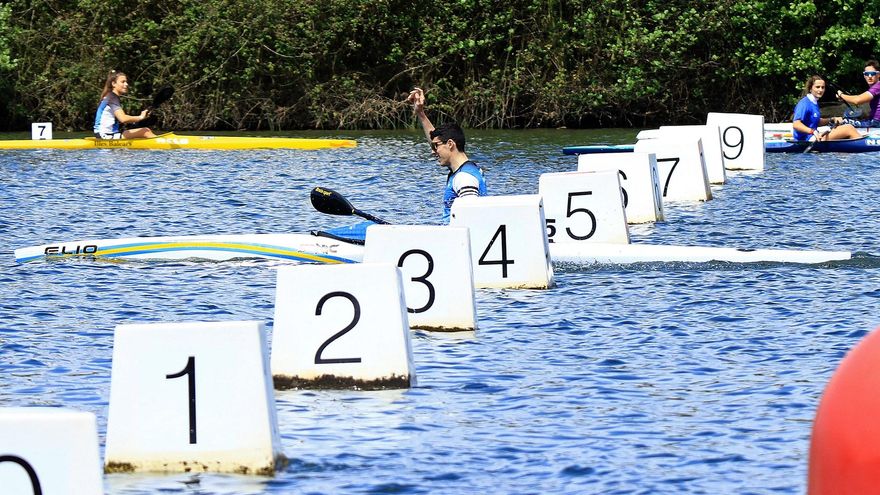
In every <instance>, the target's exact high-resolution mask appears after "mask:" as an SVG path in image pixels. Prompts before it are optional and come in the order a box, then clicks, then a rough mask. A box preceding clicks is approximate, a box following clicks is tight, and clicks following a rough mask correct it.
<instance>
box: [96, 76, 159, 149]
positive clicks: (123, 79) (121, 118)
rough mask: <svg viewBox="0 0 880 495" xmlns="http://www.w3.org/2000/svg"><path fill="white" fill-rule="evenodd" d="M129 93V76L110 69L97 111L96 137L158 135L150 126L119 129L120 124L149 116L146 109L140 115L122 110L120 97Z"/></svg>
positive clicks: (147, 136)
mask: <svg viewBox="0 0 880 495" xmlns="http://www.w3.org/2000/svg"><path fill="white" fill-rule="evenodd" d="M126 93H128V76H126V75H125V74H124V73H122V72H117V71H115V70H114V71H110V75H109V76H107V82H106V83H104V91H103V92H102V93H101V102H100V103H99V104H98V111H97V113H95V126H94V129H93V130H94V132H95V137H96V138H98V139H133V138H154V137H156V135H155V134H153V131H151V130H150V129H149V128H148V127H141V128H140V129H127V130H125V131H121V132H120V130H119V124H133V123H135V122H140V121H142V120H144V119H145V118H147V114H148V111H147V110H144V111H143V112H141V113H140V115H128V114H126V113H125V111H124V110H122V103H121V102H120V101H119V97H120V96H122V95H124V94H126Z"/></svg>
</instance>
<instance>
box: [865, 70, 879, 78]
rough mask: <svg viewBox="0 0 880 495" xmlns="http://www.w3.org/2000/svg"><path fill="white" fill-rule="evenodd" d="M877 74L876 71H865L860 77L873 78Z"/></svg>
mask: <svg viewBox="0 0 880 495" xmlns="http://www.w3.org/2000/svg"><path fill="white" fill-rule="evenodd" d="M877 74H878V72H877V71H876V70H866V71H865V72H862V75H863V76H865V77H874V76H876V75H877Z"/></svg>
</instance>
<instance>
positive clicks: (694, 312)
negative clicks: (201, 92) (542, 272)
mask: <svg viewBox="0 0 880 495" xmlns="http://www.w3.org/2000/svg"><path fill="white" fill-rule="evenodd" d="M635 134H636V131H631V130H617V131H570V130H541V131H519V132H517V131H491V132H476V131H474V132H469V133H468V137H469V142H468V152H469V154H470V156H471V158H473V159H475V160H476V161H477V162H478V163H480V165H482V166H484V167H485V168H486V170H487V177H488V182H489V187H490V190H491V192H492V193H493V194H521V193H529V194H533V193H536V192H537V188H538V177H539V176H540V174H542V173H545V172H558V171H567V170H573V169H574V168H575V167H576V161H575V159H574V158H573V157H569V156H563V155H562V154H561V152H560V150H561V148H562V147H563V146H566V145H577V144H597V143H612V144H620V143H626V142H629V141H632V140H633V138H634V136H635ZM342 137H347V138H348V137H354V138H356V139H358V142H359V146H358V148H355V149H344V150H324V151H317V152H302V151H284V150H281V151H230V152H223V151H213V152H205V151H175V152H151V151H140V152H139V151H123V150H100V151H95V150H92V151H67V152H62V151H14V152H2V153H0V166H2V169H3V173H4V180H3V181H2V182H0V233H2V234H3V236H2V240H0V254H2V255H3V256H4V257H5V258H4V259H3V260H0V282H2V283H0V371H2V376H3V379H2V386H0V405H2V406H20V405H50V406H63V407H70V408H75V409H81V410H86V411H91V412H94V413H95V414H97V415H98V423H99V435H100V441H101V444H102V446H103V441H104V433H105V431H106V414H107V401H108V400H109V384H110V368H111V353H112V345H113V341H112V339H113V328H114V327H115V326H116V325H118V324H121V323H132V322H156V321H195V320H203V321H212V320H250V319H255V320H265V321H268V322H270V323H271V319H272V315H273V309H274V307H273V305H274V292H273V291H274V284H275V271H274V269H273V268H275V267H277V266H278V262H262V261H236V262H230V263H205V262H189V261H184V262H173V263H147V262H126V263H96V262H90V261H86V260H64V261H57V262H48V263H32V264H27V265H19V264H16V263H15V262H14V260H13V255H12V250H13V249H14V248H18V247H24V246H30V245H37V244H42V243H46V242H50V241H60V240H75V239H86V238H112V237H132V236H153V235H187V234H218V233H230V234H232V233H236V234H238V233H282V232H305V231H308V230H313V229H325V228H328V227H333V226H337V225H343V224H345V223H346V222H347V221H348V220H350V219H347V218H344V217H328V216H326V215H322V214H319V213H317V212H315V211H313V210H312V208H311V206H310V204H309V200H308V193H309V191H310V190H311V189H312V188H313V187H315V186H318V185H321V186H325V187H330V188H332V189H335V190H337V191H340V192H342V193H343V194H345V195H346V196H347V197H349V198H350V199H351V200H352V201H353V202H354V203H355V205H356V206H357V207H358V208H360V209H362V210H364V211H368V212H370V213H372V214H375V215H378V216H380V217H385V218H388V219H391V220H394V221H397V222H407V223H437V222H438V221H439V217H440V201H439V196H440V192H441V189H442V187H443V183H444V180H445V173H444V171H443V170H442V169H441V168H440V167H438V166H437V165H436V163H435V162H433V161H432V158H431V155H430V152H429V150H428V147H427V145H426V144H425V143H424V141H423V136H422V135H421V133H420V132H417V131H407V132H398V131H395V132H367V133H345V135H344V136H342ZM767 160H768V163H767V169H766V170H765V171H764V172H763V173H760V174H754V173H753V174H743V173H734V174H730V176H729V178H728V182H727V184H725V185H724V186H723V187H715V188H713V194H714V196H715V199H714V200H712V201H709V202H707V203H702V204H682V205H675V206H669V207H667V209H666V214H667V218H668V221H667V222H664V223H658V224H656V225H644V226H637V227H634V228H632V230H631V235H632V238H633V242H648V243H652V244H681V245H711V246H730V247H744V248H796V249H828V250H849V251H854V252H856V253H859V254H857V256H856V257H855V259H853V260H850V261H846V262H834V263H828V264H823V265H817V266H803V265H782V264H754V265H742V264H730V263H707V264H688V263H676V264H640V265H628V266H609V265H600V266H588V267H579V266H561V267H558V268H557V284H558V286H557V287H555V288H553V289H551V290H547V291H515V290H479V291H477V296H476V297H477V312H478V329H477V331H476V332H471V333H463V334H445V333H443V334H435V333H430V332H424V331H414V332H413V352H414V358H415V364H416V367H417V373H418V377H419V385H418V387H416V388H414V389H410V390H397V391H381V392H356V391H285V392H279V393H278V394H277V398H276V399H277V408H278V420H279V427H280V431H281V434H282V442H283V447H284V451H285V453H286V455H287V456H288V457H289V458H290V459H291V463H290V465H289V466H288V468H287V469H286V470H285V471H284V472H282V473H280V474H278V475H277V476H276V477H274V478H260V477H244V476H237V475H199V476H193V475H184V474H181V475H140V474H139V475H121V474H114V475H110V476H106V478H105V479H106V487H107V491H108V493H120V494H121V493H125V494H133V493H156V492H172V493H175V492H183V493H203V494H250V493H265V492H269V493H289V492H297V493H298V492H309V493H340V492H346V493H347V492H380V493H383V492H394V493H456V492H462V493H473V492H476V491H491V492H506V493H519V492H529V493H535V492H544V493H546V492H557V493H558V492H579V493H610V492H645V493H653V492H681V491H692V492H712V493H744V492H759V493H767V492H770V491H773V492H782V493H802V492H803V491H804V483H805V479H806V478H805V476H806V460H807V449H808V439H809V434H810V425H811V421H812V418H813V413H814V410H815V407H816V405H817V401H818V398H819V396H820V394H821V392H822V389H823V387H824V385H825V383H826V381H827V379H828V378H829V376H830V374H831V372H832V371H833V369H834V367H835V366H836V364H837V363H838V362H839V361H840V359H841V358H842V356H843V355H844V354H845V353H846V351H847V350H848V349H850V348H851V347H852V346H853V345H854V344H855V343H856V342H857V341H858V340H859V339H860V338H861V337H862V336H864V335H865V334H866V333H867V332H868V331H870V330H871V329H872V328H874V327H875V326H877V325H878V323H880V317H878V316H877V315H878V314H880V311H878V302H880V288H878V287H880V284H878V281H880V271H878V263H877V257H876V255H877V254H880V249H878V248H877V246H878V235H880V225H878V223H880V211H878V210H880V206H878V203H877V201H876V200H875V198H876V196H875V190H874V189H875V185H876V184H877V183H878V182H880V165H878V162H877V160H876V156H873V155H872V154H868V155H851V156H849V155H848V156H843V155H790V156H786V155H768V157H767ZM269 328H270V329H271V325H270V326H269ZM270 342H271V335H270Z"/></svg>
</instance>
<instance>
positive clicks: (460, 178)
mask: <svg viewBox="0 0 880 495" xmlns="http://www.w3.org/2000/svg"><path fill="white" fill-rule="evenodd" d="M485 195H486V179H484V178H483V172H482V171H481V170H480V167H478V166H477V164H476V163H474V162H472V161H470V160H468V161H466V162H464V163H463V164H462V165H461V167H459V168H458V170H456V171H455V172H453V173H450V174H449V177H448V178H447V179H446V190H445V191H444V192H443V223H449V215H450V212H451V211H452V203H453V202H455V200H456V198H461V197H464V196H485Z"/></svg>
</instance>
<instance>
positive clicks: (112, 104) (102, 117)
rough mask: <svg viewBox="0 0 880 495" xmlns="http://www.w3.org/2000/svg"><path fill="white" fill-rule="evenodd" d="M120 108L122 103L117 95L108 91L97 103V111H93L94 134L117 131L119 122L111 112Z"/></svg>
mask: <svg viewBox="0 0 880 495" xmlns="http://www.w3.org/2000/svg"><path fill="white" fill-rule="evenodd" d="M120 108H122V103H121V102H120V101H119V96H117V95H116V93H114V92H112V91H111V92H109V93H108V94H107V96H105V97H104V98H103V99H102V100H101V103H100V104H99V105H98V111H97V112H96V113H95V126H94V129H93V130H94V132H95V133H96V134H115V133H117V132H119V122H118V121H117V120H116V116H114V115H113V113H114V112H116V110H118V109H120Z"/></svg>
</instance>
